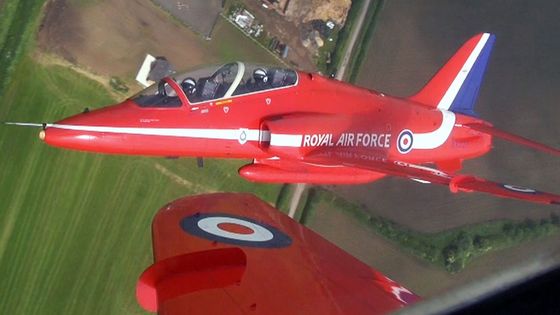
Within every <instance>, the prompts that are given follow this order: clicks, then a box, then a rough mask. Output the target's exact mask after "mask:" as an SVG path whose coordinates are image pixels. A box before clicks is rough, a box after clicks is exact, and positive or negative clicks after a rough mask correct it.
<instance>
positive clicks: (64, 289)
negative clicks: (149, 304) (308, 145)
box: [0, 59, 279, 314]
mask: <svg viewBox="0 0 560 315" xmlns="http://www.w3.org/2000/svg"><path fill="white" fill-rule="evenodd" d="M16 73H17V75H15V76H14V77H13V80H12V83H11V84H10V85H9V87H8V89H7V91H6V93H5V97H4V100H5V101H3V103H2V116H1V117H0V119H2V120H5V119H10V120H30V121H43V120H49V121H50V120H53V119H56V118H58V117H62V116H65V115H69V114H71V113H74V112H77V111H78V110H79V109H80V108H81V107H82V106H83V102H84V101H86V100H87V101H88V103H89V104H92V105H94V106H95V105H101V104H106V103H108V102H110V101H111V99H110V98H109V96H108V95H107V93H106V92H104V89H103V88H102V87H101V86H100V85H99V84H97V83H95V82H93V81H90V80H87V79H84V78H83V77H81V76H79V75H77V74H75V73H74V72H73V71H71V70H67V69H64V68H60V67H50V68H43V67H41V66H40V65H37V64H35V63H33V62H32V61H30V60H29V59H24V61H23V62H22V63H21V64H20V65H19V66H18V69H17V71H16ZM23 91H33V92H32V93H24V92H23ZM0 149H1V150H2V152H5V153H7V154H3V158H2V162H1V166H0V200H2V201H3V207H2V208H3V209H2V211H1V212H0V213H1V215H0V226H2V229H1V230H2V232H1V233H0V235H1V236H0V276H1V277H2V279H4V285H3V286H2V288H0V295H1V296H2V297H3V298H2V299H1V301H0V313H2V314H35V313H41V314H76V313H80V314H87V313H92V314H101V313H102V314H117V313H119V314H122V313H137V312H138V310H139V307H138V306H137V304H136V301H135V299H134V285H135V281H136V279H137V277H138V276H139V274H140V273H141V272H142V269H143V268H145V267H147V266H148V265H149V264H150V263H151V238H150V224H151V219H152V217H153V215H154V214H155V212H156V211H157V210H158V209H159V208H160V207H161V206H163V205H164V204H166V203H167V202H169V201H171V200H173V199H175V198H178V197H181V196H183V195H188V194H193V193H199V192H208V191H218V190H228V191H251V192H254V193H256V194H257V195H259V196H261V197H263V198H264V199H265V200H268V201H269V202H274V201H275V198H276V195H277V192H278V190H279V186H272V185H253V184H250V183H248V182H245V181H242V180H241V179H240V178H238V177H237V176H236V169H237V167H238V166H239V165H240V163H235V162H230V161H219V162H218V161H208V163H206V167H205V168H204V169H198V168H197V167H196V163H195V162H194V161H192V160H164V159H155V158H152V159H150V158H136V157H117V156H102V155H92V154H86V153H80V152H70V151H64V150H57V149H54V148H50V147H47V146H46V145H44V144H42V143H40V140H39V139H38V138H37V131H36V130H30V129H22V128H13V127H8V126H2V131H1V133H0ZM216 178H224V180H222V181H216V180H215V179H216ZM29 301H34V302H33V303H29ZM100 301H103V303H100Z"/></svg>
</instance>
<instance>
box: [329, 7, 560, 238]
mask: <svg viewBox="0 0 560 315" xmlns="http://www.w3.org/2000/svg"><path fill="white" fill-rule="evenodd" d="M559 10H560V4H559V3H557V2H547V1H536V2H533V1H521V0H518V1H515V3H512V1H469V2H468V3H466V2H465V3H459V2H453V3H447V4H445V5H443V4H442V3H441V2H440V1H422V2H414V3H411V2H410V1H405V0H392V1H388V2H387V3H386V5H385V6H384V8H383V11H382V12H381V14H380V15H379V21H378V24H377V26H376V31H375V34H374V38H373V41H372V47H371V49H370V51H369V53H368V59H367V61H366V64H365V65H364V67H363V69H362V70H361V75H360V76H359V78H358V83H359V84H361V85H363V86H366V87H369V88H374V89H376V90H380V91H384V92H387V93H389V94H394V95H410V94H412V93H413V92H415V91H416V90H417V89H419V88H420V87H421V86H422V85H423V84H424V83H425V82H426V81H427V80H428V79H429V78H430V77H431V75H432V74H433V73H434V72H435V71H436V70H437V69H438V68H439V67H440V66H441V65H443V64H444V63H445V61H446V60H447V58H449V57H450V56H451V55H452V54H453V53H454V52H455V50H456V49H458V48H459V47H460V45H461V44H462V43H463V42H464V41H466V40H467V39H468V38H469V37H471V36H472V35H474V34H476V33H478V32H483V31H489V32H492V33H495V34H496V36H497V40H496V44H495V46H494V50H493V55H492V57H491V60H490V63H489V67H488V71H487V75H486V78H485V81H484V83H483V86H482V89H481V93H480V96H479V100H478V104H477V108H476V110H477V112H478V113H479V115H480V116H481V117H482V118H485V119H487V120H489V121H491V122H493V123H494V124H495V125H496V126H497V127H500V128H503V129H506V130H509V131H511V132H514V133H518V134H521V135H524V136H527V137H529V138H531V139H535V140H537V141H541V142H544V143H546V144H549V145H552V146H555V147H560V128H559V127H558V126H559V125H560V118H559V117H560V107H558V99H560V94H559V91H558V86H560V71H559V70H560V59H558V55H560V38H559V37H558V36H557V34H556V31H555V30H557V29H558V28H559V27H560V20H558V18H557V12H559ZM494 145H495V149H494V150H493V151H492V152H491V153H490V154H488V155H487V156H486V157H483V158H481V159H478V160H473V161H468V162H466V163H465V169H464V173H470V174H476V175H480V176H483V177H487V178H489V179H493V180H497V181H502V182H506V183H513V184H519V185H526V186H529V187H535V188H537V189H541V190H544V191H551V192H556V193H559V192H560V188H559V187H560V162H559V161H558V158H557V157H552V156H548V155H546V154H541V153H538V152H534V151H532V150H529V149H525V148H521V147H519V146H516V145H510V144H509V143H504V142H502V141H500V140H497V141H495V144H494ZM338 191H340V192H342V194H343V195H345V196H349V197H350V198H351V199H353V200H356V201H357V202H359V203H362V204H365V205H367V206H368V208H370V210H371V211H372V212H374V213H376V214H380V215H383V216H385V217H387V218H390V219H393V220H395V221H398V222H400V223H402V224H405V225H407V226H409V227H411V228H414V229H416V230H421V231H439V230H443V229H449V228H453V227H456V226H460V225H465V224H471V223H477V222H481V221H487V220H491V219H500V218H512V219H523V218H526V217H533V218H541V217H548V216H549V214H550V212H551V211H556V213H559V211H558V210H557V209H556V208H555V207H550V206H538V205H533V204H530V203H525V202H517V201H511V200H505V199H497V198H494V197H490V196H486V195H483V194H476V193H473V194H458V195H453V194H450V193H449V191H448V189H446V188H445V187H430V186H425V185H422V184H418V183H414V182H410V181H406V180H401V179H382V180H380V181H379V182H376V183H373V184H370V185H363V186H356V187H340V188H339V189H338Z"/></svg>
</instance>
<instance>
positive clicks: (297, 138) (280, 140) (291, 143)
mask: <svg viewBox="0 0 560 315" xmlns="http://www.w3.org/2000/svg"><path fill="white" fill-rule="evenodd" d="M302 139H303V135H288V134H278V133H272V134H270V145H271V146H276V147H294V148H298V147H301V141H302Z"/></svg>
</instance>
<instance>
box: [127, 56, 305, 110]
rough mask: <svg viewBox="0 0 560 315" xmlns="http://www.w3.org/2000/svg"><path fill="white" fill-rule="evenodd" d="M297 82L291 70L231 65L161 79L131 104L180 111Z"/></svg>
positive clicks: (238, 64) (135, 97)
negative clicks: (185, 105) (187, 105)
mask: <svg viewBox="0 0 560 315" xmlns="http://www.w3.org/2000/svg"><path fill="white" fill-rule="evenodd" d="M297 82H298V75H297V72H296V71H294V70H292V69H284V68H278V67H270V66H261V65H253V64H245V63H242V62H233V63H228V64H225V65H223V66H219V67H205V68H202V69H198V70H194V71H189V72H187V73H183V74H181V75H178V76H176V77H175V78H164V79H162V80H161V81H160V82H158V83H156V84H154V85H152V86H150V87H149V88H147V89H145V90H144V91H142V92H140V93H138V94H137V95H135V96H134V97H132V100H133V101H134V102H136V104H138V105H139V106H140V107H180V106H182V105H183V104H185V103H188V104H189V105H195V104H199V103H203V102H208V101H214V100H219V99H223V98H229V97H234V96H238V95H244V94H251V93H259V92H263V91H270V90H274V89H281V88H287V87H291V86H295V85H296V84H297Z"/></svg>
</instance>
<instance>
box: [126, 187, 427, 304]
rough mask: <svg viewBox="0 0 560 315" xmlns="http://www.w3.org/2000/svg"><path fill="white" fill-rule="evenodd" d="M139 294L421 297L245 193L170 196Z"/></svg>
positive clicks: (166, 300)
mask: <svg viewBox="0 0 560 315" xmlns="http://www.w3.org/2000/svg"><path fill="white" fill-rule="evenodd" d="M152 233H153V249H154V260H155V263H154V265H152V266H151V267H150V268H148V269H147V270H146V271H145V272H144V273H143V274H142V276H141V277H140V279H139V282H138V285H137V298H138V301H139V303H140V305H142V306H143V307H144V308H145V309H146V310H148V311H157V312H158V313H161V314H185V313H189V314H226V313H227V314H246V313H251V314H254V313H256V314H384V313H387V312H391V311H394V310H397V309H399V308H401V307H403V306H404V305H407V304H408V303H412V302H414V301H416V300H418V297H417V296H416V295H414V294H413V293H411V292H410V291H409V290H407V289H406V288H404V287H402V286H401V285H399V284H398V283H396V282H394V281H392V280H390V279H389V278H387V277H385V276H384V275H382V274H381V273H379V272H377V271H375V270H373V269H371V268H370V267H369V266H367V265H365V264H364V263H362V262H360V261H359V260H357V259H356V258H354V257H352V256H351V255H349V254H348V253H346V252H344V251H343V250H341V249H340V248H338V247H336V246H334V245H333V244H331V243H329V242H328V241H326V240H325V239H323V238H322V237H321V236H319V235H318V234H316V233H314V232H312V231H311V230H309V229H307V228H306V227H304V226H302V225H300V224H298V223H297V222H295V221H293V220H292V219H290V218H289V217H288V216H286V215H284V214H282V213H281V212H280V211H278V210H276V209H274V208H272V207H271V206H269V205H268V204H266V203H264V202H263V201H261V200H259V199H258V198H256V197H254V196H253V195H249V194H226V193H223V194H210V195H201V196H194V197H187V198H183V199H179V200H176V201H174V202H172V203H170V204H169V205H167V206H165V207H164V208H162V209H161V210H160V211H159V212H158V214H157V215H156V217H155V218H154V221H153V225H152Z"/></svg>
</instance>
